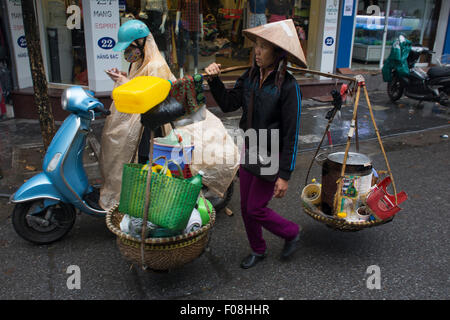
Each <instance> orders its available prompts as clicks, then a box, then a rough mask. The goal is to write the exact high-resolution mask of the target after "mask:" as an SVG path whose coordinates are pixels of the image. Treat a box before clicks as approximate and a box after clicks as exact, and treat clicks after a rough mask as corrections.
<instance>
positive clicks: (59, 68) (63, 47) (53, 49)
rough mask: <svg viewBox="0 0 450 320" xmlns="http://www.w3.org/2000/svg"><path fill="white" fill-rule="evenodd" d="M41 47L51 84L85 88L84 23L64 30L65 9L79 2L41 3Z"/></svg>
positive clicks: (65, 25)
mask: <svg viewBox="0 0 450 320" xmlns="http://www.w3.org/2000/svg"><path fill="white" fill-rule="evenodd" d="M41 5H42V19H43V25H44V30H43V34H44V41H43V42H44V45H45V46H46V47H47V55H46V59H47V61H46V62H47V68H48V78H49V79H48V80H49V82H51V83H61V84H76V85H83V86H87V85H88V74H87V72H88V71H87V60H86V46H85V39H84V28H83V19H81V28H80V29H78V28H74V29H69V28H67V19H68V14H67V13H66V11H67V8H68V7H69V6H71V5H77V6H79V7H80V8H82V1H81V0H42V1H41Z"/></svg>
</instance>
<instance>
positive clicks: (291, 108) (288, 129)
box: [279, 78, 302, 180]
mask: <svg viewBox="0 0 450 320" xmlns="http://www.w3.org/2000/svg"><path fill="white" fill-rule="evenodd" d="M280 99H281V100H280V103H281V130H280V140H281V141H280V142H281V150H280V169H279V177H280V178H282V179H284V180H289V179H290V177H291V173H292V171H294V169H295V162H296V160H297V152H298V136H299V134H300V115H301V111H302V95H301V92H300V87H299V86H298V84H297V81H296V80H295V79H292V78H291V79H290V81H285V83H284V85H283V88H282V93H281V97H280Z"/></svg>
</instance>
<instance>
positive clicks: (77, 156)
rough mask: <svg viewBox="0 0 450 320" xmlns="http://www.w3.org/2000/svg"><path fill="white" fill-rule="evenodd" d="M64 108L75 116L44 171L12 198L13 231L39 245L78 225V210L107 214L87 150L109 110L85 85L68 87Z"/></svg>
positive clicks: (55, 144) (61, 132) (51, 150)
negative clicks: (94, 127) (86, 161)
mask: <svg viewBox="0 0 450 320" xmlns="http://www.w3.org/2000/svg"><path fill="white" fill-rule="evenodd" d="M61 105H62V108H63V109H64V110H67V111H69V112H71V114H70V115H69V116H68V117H67V118H66V120H65V121H64V123H63V124H62V125H61V127H60V129H59V130H58V132H57V133H56V134H55V136H54V138H53V140H52V142H51V143H50V146H49V147H48V150H47V153H46V154H45V157H44V162H43V172H42V173H39V174H37V175H35V176H34V177H32V178H31V179H29V180H28V181H27V182H25V183H24V184H23V185H22V186H21V187H20V188H19V189H18V190H17V191H16V192H15V193H14V194H13V195H12V196H11V198H10V202H12V203H14V204H15V207H14V210H13V214H12V223H13V226H14V229H15V230H16V232H17V233H18V234H19V235H20V236H21V237H22V238H24V239H25V240H28V241H30V242H33V243H36V244H48V243H51V242H54V241H57V240H59V239H61V238H62V237H64V236H65V235H66V234H67V233H68V232H69V231H70V230H71V228H72V227H73V225H74V223H75V218H76V209H79V210H80V211H82V212H84V213H87V214H90V215H94V216H98V217H104V216H105V215H106V211H104V210H103V209H102V208H100V207H99V206H98V204H96V201H95V199H96V198H97V199H98V196H99V191H98V189H95V188H93V187H92V186H91V185H90V184H89V182H88V178H87V176H86V172H85V170H84V167H83V150H84V148H85V145H86V138H87V135H88V133H89V128H90V125H91V122H92V121H93V120H95V117H96V116H97V115H100V114H103V115H109V114H110V111H107V110H105V108H104V106H103V104H102V103H101V102H100V101H98V100H97V99H96V98H94V97H93V95H92V94H91V93H90V92H88V91H85V90H84V89H83V88H81V87H71V88H67V89H65V90H64V92H63V94H62V96H61ZM93 199H94V200H93Z"/></svg>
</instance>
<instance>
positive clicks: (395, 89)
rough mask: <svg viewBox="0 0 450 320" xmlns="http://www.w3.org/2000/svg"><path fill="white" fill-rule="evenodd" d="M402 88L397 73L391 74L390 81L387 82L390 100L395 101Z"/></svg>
mask: <svg viewBox="0 0 450 320" xmlns="http://www.w3.org/2000/svg"><path fill="white" fill-rule="evenodd" d="M403 90H404V88H403V87H402V84H401V83H400V79H399V78H398V76H397V75H393V76H392V81H391V82H388V83H387V93H388V96H389V98H390V99H391V101H392V102H396V101H397V100H398V99H400V98H401V97H402V95H403Z"/></svg>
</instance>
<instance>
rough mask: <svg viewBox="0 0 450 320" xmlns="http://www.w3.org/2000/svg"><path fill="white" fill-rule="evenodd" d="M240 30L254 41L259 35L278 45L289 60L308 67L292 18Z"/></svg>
mask: <svg viewBox="0 0 450 320" xmlns="http://www.w3.org/2000/svg"><path fill="white" fill-rule="evenodd" d="M242 32H243V34H244V35H245V36H247V37H248V38H249V39H250V40H252V41H253V42H256V38H257V37H260V38H262V39H264V40H266V41H268V42H270V43H272V44H273V45H275V46H277V47H280V48H281V49H283V50H284V51H286V52H287V53H288V60H289V61H291V62H293V63H295V64H297V65H299V66H301V67H304V68H307V67H308V66H307V64H306V59H305V55H304V53H303V49H302V45H301V44H300V40H299V39H298V36H297V31H296V30H295V26H294V22H293V21H292V19H288V20H282V21H278V22H272V23H268V24H263V25H261V26H258V27H255V28H250V29H245V30H243V31H242Z"/></svg>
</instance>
